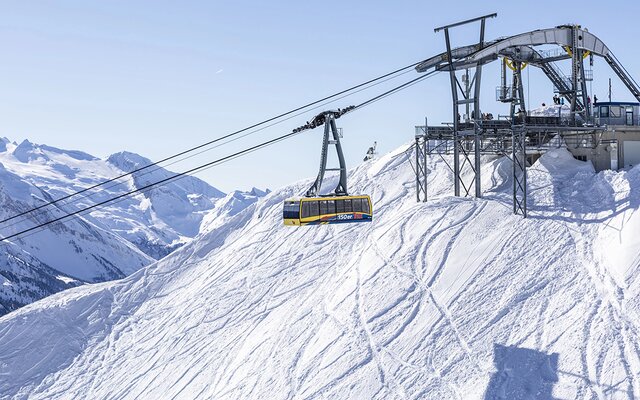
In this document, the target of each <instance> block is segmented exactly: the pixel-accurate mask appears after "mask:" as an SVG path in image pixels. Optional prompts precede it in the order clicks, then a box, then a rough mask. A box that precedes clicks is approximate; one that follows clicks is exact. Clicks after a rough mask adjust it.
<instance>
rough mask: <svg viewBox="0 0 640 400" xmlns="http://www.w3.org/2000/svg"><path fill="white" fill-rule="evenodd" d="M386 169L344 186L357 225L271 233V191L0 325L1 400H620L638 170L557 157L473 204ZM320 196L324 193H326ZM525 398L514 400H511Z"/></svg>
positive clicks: (630, 364)
mask: <svg viewBox="0 0 640 400" xmlns="http://www.w3.org/2000/svg"><path fill="white" fill-rule="evenodd" d="M410 158H411V157H410V155H409V154H406V153H405V152H404V151H402V150H399V151H397V152H395V153H392V154H389V155H387V156H384V157H382V158H381V159H379V160H377V161H375V162H370V163H365V164H363V165H361V166H360V167H358V168H356V169H355V171H353V173H352V175H351V176H350V182H351V184H352V185H351V187H352V189H351V191H352V192H353V193H357V192H366V193H369V194H371V195H372V199H373V202H374V206H375V215H374V221H373V222H372V223H371V224H353V225H349V224H346V225H337V226H333V225H332V226H314V227H303V228H289V227H284V226H282V225H281V202H282V201H283V200H284V199H285V198H287V197H288V196H291V195H297V194H299V193H301V192H303V191H304V190H305V189H306V188H307V186H308V184H309V183H310V182H309V181H306V182H301V183H299V184H297V185H293V186H290V187H286V188H283V189H281V190H278V191H275V192H273V193H271V194H269V195H268V196H266V197H265V198H263V199H261V200H259V201H258V202H256V203H254V204H253V205H251V206H249V207H248V208H246V209H245V210H244V211H243V212H240V213H239V214H237V215H236V216H235V217H233V218H230V219H228V221H227V223H226V224H225V225H223V226H220V227H215V226H213V227H211V229H208V231H207V232H206V233H203V234H202V235H201V236H199V237H197V238H196V240H194V241H193V242H192V243H190V244H187V245H186V246H184V247H183V248H181V249H179V250H177V251H176V252H174V253H173V254H171V255H170V256H168V257H166V258H164V259H163V260H161V261H159V262H158V263H155V264H153V265H151V266H149V267H147V268H145V269H143V270H141V271H139V272H137V273H135V274H133V275H131V276H129V277H127V278H125V279H123V280H120V281H116V282H109V283H104V284H98V285H90V286H83V287H79V288H75V289H70V290H67V291H65V292H63V293H60V294H58V295H55V296H52V297H50V298H47V299H45V300H43V301H40V302H37V303H34V304H31V305H29V306H27V307H24V308H22V309H20V310H18V311H16V312H13V313H11V314H9V315H7V316H5V317H2V318H1V319H0V393H2V394H3V396H4V397H5V398H27V397H29V398H31V399H45V398H46V399H50V398H104V399H106V398H109V399H118V398H184V399H192V398H217V399H221V398H227V399H237V398H270V399H285V398H344V399H353V398H364V399H369V398H380V399H389V398H420V399H483V398H484V399H493V398H504V399H517V398H539V399H551V398H562V399H592V398H593V399H629V398H638V396H640V378H638V377H639V376H640V322H639V321H640V258H639V257H638V254H640V240H639V239H638V232H640V212H638V207H639V206H640V168H635V169H633V170H631V171H628V172H620V173H615V172H611V171H606V172H603V173H599V174H595V173H594V172H593V169H592V168H591V167H590V166H589V165H588V164H585V163H582V162H579V161H576V160H574V159H573V158H572V157H571V156H570V155H569V154H568V153H567V152H566V151H564V150H555V151H553V152H551V153H549V154H547V155H545V156H543V157H542V158H541V159H540V160H539V161H538V162H537V163H536V164H535V165H534V166H533V167H532V168H531V169H530V171H529V177H530V179H529V184H530V185H529V187H530V194H531V197H530V202H529V204H530V205H531V216H530V218H528V219H526V220H523V219H522V218H521V217H518V216H514V215H512V213H511V204H510V196H509V193H510V192H509V189H510V187H509V185H510V182H509V178H508V177H509V163H508V161H506V160H503V159H497V160H488V161H487V162H486V163H485V165H484V166H483V172H484V177H485V185H484V186H485V187H484V189H485V194H486V197H485V198H484V199H462V198H454V197H449V196H446V195H444V194H448V193H449V192H450V186H451V184H450V183H449V182H447V179H448V178H449V173H448V171H447V169H446V167H445V166H444V165H443V163H441V162H439V161H437V160H433V163H432V165H431V167H432V173H431V174H430V193H432V194H434V195H437V196H439V198H437V199H434V200H432V201H430V202H428V203H416V202H415V199H414V186H413V185H414V177H413V173H412V170H411V167H410V165H409V163H408V161H409V160H410ZM327 186H330V185H329V184H328V185H327ZM527 396H528V397H527Z"/></svg>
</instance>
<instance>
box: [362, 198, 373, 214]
mask: <svg viewBox="0 0 640 400" xmlns="http://www.w3.org/2000/svg"><path fill="white" fill-rule="evenodd" d="M362 212H364V213H367V214H369V213H371V211H370V210H369V200H368V199H362Z"/></svg>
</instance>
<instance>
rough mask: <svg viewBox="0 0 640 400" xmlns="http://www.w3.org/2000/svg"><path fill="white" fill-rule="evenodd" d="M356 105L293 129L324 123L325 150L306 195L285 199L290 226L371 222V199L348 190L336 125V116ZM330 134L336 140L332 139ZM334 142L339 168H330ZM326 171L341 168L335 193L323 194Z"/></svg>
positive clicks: (318, 116)
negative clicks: (321, 192) (330, 149)
mask: <svg viewBox="0 0 640 400" xmlns="http://www.w3.org/2000/svg"><path fill="white" fill-rule="evenodd" d="M353 108H354V107H353V106H351V107H347V108H345V109H343V110H340V109H338V111H324V112H322V113H320V114H318V115H317V116H316V117H315V118H313V120H312V121H311V122H307V124H306V125H305V126H302V127H300V128H297V129H295V130H294V132H299V131H300V130H304V129H313V128H316V127H318V126H320V125H324V137H323V141H322V153H321V155H320V171H319V172H318V176H317V178H316V180H315V182H314V183H313V185H312V186H311V188H309V190H307V193H306V196H305V197H296V198H290V199H287V200H285V201H284V208H283V213H282V219H283V222H284V224H285V225H287V226H303V225H326V224H338V223H345V222H370V221H371V218H372V216H373V208H372V206H371V198H370V197H369V196H367V195H365V194H363V195H356V196H352V195H349V193H348V192H347V167H346V163H345V161H344V155H343V154H342V146H341V145H340V134H339V132H338V128H337V127H336V121H335V120H336V118H340V116H341V115H342V114H344V113H346V112H348V111H350V110H352V109H353ZM330 134H332V135H333V140H330ZM330 144H332V145H335V148H336V153H337V155H338V162H339V163H340V168H331V169H328V168H327V153H328V146H329V145H330ZM325 171H340V179H339V181H338V186H336V188H335V190H334V191H333V193H332V194H328V195H320V188H321V187H322V180H323V179H324V173H325Z"/></svg>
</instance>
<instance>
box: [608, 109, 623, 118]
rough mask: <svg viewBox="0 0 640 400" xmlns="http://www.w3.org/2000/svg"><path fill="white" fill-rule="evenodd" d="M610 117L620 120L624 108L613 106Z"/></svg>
mask: <svg viewBox="0 0 640 400" xmlns="http://www.w3.org/2000/svg"><path fill="white" fill-rule="evenodd" d="M609 116H610V117H611V118H620V117H621V116H622V107H620V106H611V107H610V108H609Z"/></svg>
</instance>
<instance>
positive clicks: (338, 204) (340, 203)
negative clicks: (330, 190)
mask: <svg viewBox="0 0 640 400" xmlns="http://www.w3.org/2000/svg"><path fill="white" fill-rule="evenodd" d="M341 212H344V200H336V213H341Z"/></svg>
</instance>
